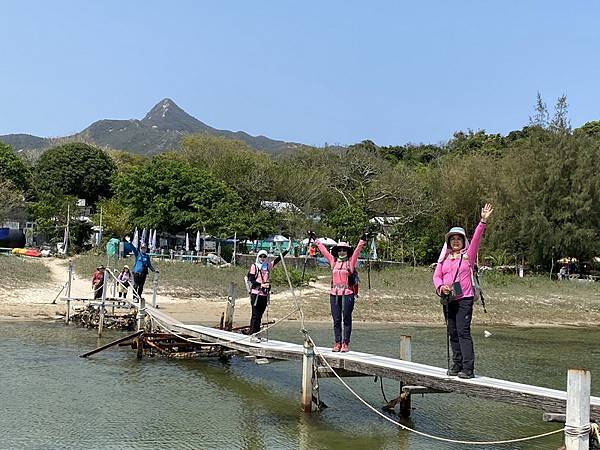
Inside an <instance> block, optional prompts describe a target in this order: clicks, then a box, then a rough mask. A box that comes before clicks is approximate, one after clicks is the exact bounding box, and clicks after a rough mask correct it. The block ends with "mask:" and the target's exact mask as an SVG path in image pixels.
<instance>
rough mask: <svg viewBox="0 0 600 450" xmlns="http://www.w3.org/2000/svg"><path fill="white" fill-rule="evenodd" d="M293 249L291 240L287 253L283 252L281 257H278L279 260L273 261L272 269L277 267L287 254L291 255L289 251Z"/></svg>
mask: <svg viewBox="0 0 600 450" xmlns="http://www.w3.org/2000/svg"><path fill="white" fill-rule="evenodd" d="M291 248H292V242H291V240H290V244H289V245H288V248H287V250H285V251H283V252H281V253H280V254H279V255H277V258H275V259H274V260H273V263H272V265H271V268H273V267H275V265H276V264H277V263H278V262H280V261H281V258H283V257H285V255H287V254H288V253H289V251H290V249H291Z"/></svg>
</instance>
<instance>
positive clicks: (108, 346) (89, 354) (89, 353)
mask: <svg viewBox="0 0 600 450" xmlns="http://www.w3.org/2000/svg"><path fill="white" fill-rule="evenodd" d="M142 333H143V331H136V332H135V333H133V334H130V335H129V336H125V337H122V338H120V339H117V340H116V341H112V342H109V343H108V344H106V345H103V346H102V347H98V348H95V349H94V350H92V351H89V352H87V353H84V354H82V355H79V357H80V358H87V357H88V356H92V355H93V354H95V353H98V352H101V351H102V350H106V349H107V348H110V347H112V346H113V345H117V344H120V343H121V342H125V341H126V340H128V339H132V338H135V337H137V336H139V335H140V334H142Z"/></svg>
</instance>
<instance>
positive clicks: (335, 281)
mask: <svg viewBox="0 0 600 450" xmlns="http://www.w3.org/2000/svg"><path fill="white" fill-rule="evenodd" d="M310 237H311V238H312V239H314V238H315V234H314V233H312V232H311V233H310ZM366 240H367V237H366V235H365V234H363V236H362V237H361V238H360V241H359V242H358V245H357V246H356V248H355V249H354V251H353V250H352V247H351V246H350V245H349V244H348V243H346V242H339V243H338V244H337V245H336V246H335V247H333V248H332V249H331V253H330V252H329V250H327V248H326V247H325V246H324V245H323V244H322V243H321V242H320V241H319V240H318V239H316V240H315V244H317V247H318V249H319V251H320V252H321V253H322V254H323V256H324V257H325V259H327V262H328V263H329V266H330V267H331V290H330V291H329V303H330V306H331V317H332V318H333V333H334V336H335V344H334V346H333V349H332V351H334V352H339V351H342V352H347V351H348V350H349V349H348V345H349V344H350V334H352V311H353V310H354V291H353V290H352V286H351V283H350V282H349V281H351V280H349V279H350V277H351V274H354V269H355V268H356V262H357V261H358V257H359V256H360V252H361V250H362V248H363V247H364V246H365V243H366ZM342 321H343V323H344V333H343V335H342Z"/></svg>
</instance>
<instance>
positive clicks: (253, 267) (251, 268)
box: [249, 264, 256, 275]
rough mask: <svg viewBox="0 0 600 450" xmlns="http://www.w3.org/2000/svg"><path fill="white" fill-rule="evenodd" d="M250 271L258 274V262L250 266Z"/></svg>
mask: <svg viewBox="0 0 600 450" xmlns="http://www.w3.org/2000/svg"><path fill="white" fill-rule="evenodd" d="M249 272H250V273H251V274H252V275H255V274H256V264H252V265H251V266H250V270H249Z"/></svg>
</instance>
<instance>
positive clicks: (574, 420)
mask: <svg viewBox="0 0 600 450" xmlns="http://www.w3.org/2000/svg"><path fill="white" fill-rule="evenodd" d="M590 386H591V374H590V372H589V371H588V370H585V369H569V372H568V374H567V417H566V419H567V420H566V423H565V448H566V450H588V449H589V448H590V431H589V429H587V431H586V428H589V424H590Z"/></svg>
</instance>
